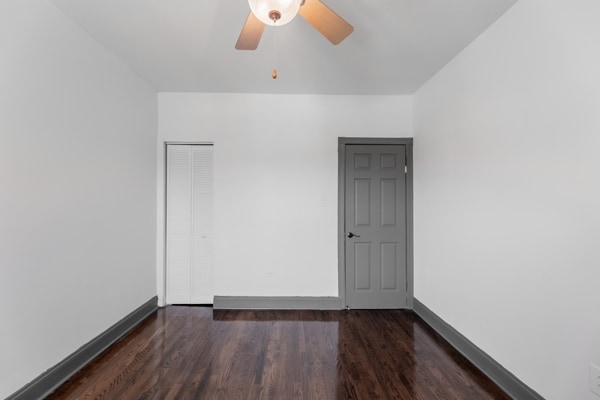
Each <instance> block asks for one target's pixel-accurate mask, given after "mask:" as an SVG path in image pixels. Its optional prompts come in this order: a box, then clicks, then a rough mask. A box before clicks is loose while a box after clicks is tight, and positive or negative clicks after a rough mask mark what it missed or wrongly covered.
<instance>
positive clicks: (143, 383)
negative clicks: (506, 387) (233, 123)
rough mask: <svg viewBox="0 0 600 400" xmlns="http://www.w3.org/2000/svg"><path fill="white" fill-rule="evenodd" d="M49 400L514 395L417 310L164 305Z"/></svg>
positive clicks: (312, 399) (369, 399) (428, 398)
mask: <svg viewBox="0 0 600 400" xmlns="http://www.w3.org/2000/svg"><path fill="white" fill-rule="evenodd" d="M48 399H82V400H83V399H118V400H130V399H131V400H133V399H160V400H165V399H177V400H180V399H194V400H197V399H227V400H235V399H282V400H285V399H310V400H317V399H367V400H372V399H423V400H432V399H444V400H447V399H448V400H449V399H457V400H458V399H460V400H465V399H477V400H479V399H510V397H509V396H507V395H506V394H505V393H504V392H502V390H500V389H499V388H498V387H497V386H496V385H495V384H493V383H492V382H491V381H490V380H488V379H487V378H486V377H485V376H484V375H483V374H482V373H481V372H480V371H479V370H477V369H476V368H474V367H473V365H471V364H470V362H468V361H467V360H466V359H465V358H464V357H462V356H461V355H460V354H458V353H457V352H456V351H455V350H454V349H453V348H452V347H451V346H450V345H448V344H447V343H446V342H445V341H444V340H443V339H442V338H441V337H439V336H438V335H437V334H436V333H435V332H434V331H433V330H432V329H431V328H430V327H429V326H428V325H427V324H425V323H424V322H423V321H422V320H421V319H420V318H419V317H418V316H416V315H415V314H413V313H412V312H411V311H399V310H389V311H384V310H373V311H366V310H364V311H360V310H352V311H219V310H214V311H213V309H212V308H208V307H167V308H163V309H159V310H158V311H157V312H156V313H155V314H153V315H152V316H150V317H149V318H148V319H146V320H145V321H144V322H143V323H142V324H140V325H139V326H138V327H137V328H136V329H134V330H133V331H132V332H131V333H130V334H129V335H127V336H126V337H124V338H123V339H122V340H120V341H119V342H118V343H116V344H115V345H114V346H112V347H111V348H110V349H108V350H107V351H106V352H105V353H103V354H102V355H101V356H100V357H98V358H97V359H96V360H95V361H93V362H92V363H91V364H90V365H89V366H87V367H86V368H84V369H83V370H82V371H80V372H79V373H78V374H76V375H75V376H74V377H73V378H72V379H71V380H69V381H68V382H66V383H65V384H64V385H63V386H61V387H60V388H58V389H57V390H56V391H55V392H54V393H53V394H52V395H50V396H49V397H48Z"/></svg>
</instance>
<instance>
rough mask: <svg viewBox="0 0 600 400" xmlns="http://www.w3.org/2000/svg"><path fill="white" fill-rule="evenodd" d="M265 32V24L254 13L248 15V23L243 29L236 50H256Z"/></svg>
mask: <svg viewBox="0 0 600 400" xmlns="http://www.w3.org/2000/svg"><path fill="white" fill-rule="evenodd" d="M264 30H265V24H263V23H262V22H261V21H260V20H259V19H258V18H256V16H255V15H254V13H253V12H252V11H250V14H248V18H247V19H246V23H245V24H244V27H243V28H242V32H241V33H240V37H239V38H238V41H237V43H236V44H235V48H236V49H238V50H256V48H257V47H258V42H260V37H261V36H262V33H263V31H264Z"/></svg>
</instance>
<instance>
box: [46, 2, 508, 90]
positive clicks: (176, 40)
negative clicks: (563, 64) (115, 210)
mask: <svg viewBox="0 0 600 400" xmlns="http://www.w3.org/2000/svg"><path fill="white" fill-rule="evenodd" d="M322 1H323V3H325V4H326V5H327V6H329V7H330V8H331V9H333V10H334V11H336V12H337V13H338V14H339V15H340V16H342V17H343V18H344V19H346V20H347V21H348V22H349V23H350V24H352V25H353V26H354V32H353V33H352V34H351V35H350V36H349V37H348V38H347V39H346V40H345V41H343V42H342V43H341V44H339V45H337V46H334V45H332V44H331V43H330V42H329V41H327V40H326V39H325V38H324V37H323V36H321V35H320V34H319V33H318V32H317V31H316V30H315V29H314V28H313V27H312V26H311V25H309V24H308V22H306V21H305V20H304V19H303V18H302V17H300V16H297V17H296V19H294V20H293V21H292V22H290V23H289V24H288V25H284V26H282V27H279V28H272V27H267V28H266V29H265V32H264V34H263V37H262V40H261V43H260V45H259V47H258V49H257V50H254V51H242V50H235V49H234V46H235V43H236V41H237V38H238V35H239V34H240V31H241V28H242V26H243V24H244V22H245V20H246V17H247V16H248V12H249V6H248V2H247V0H169V1H165V0H125V1H123V0H50V2H52V3H53V4H55V5H56V6H57V7H58V8H59V9H60V10H62V11H63V12H64V13H65V14H66V15H67V16H69V17H70V18H71V19H72V20H74V21H75V22H76V23H77V24H78V25H80V26H81V27H82V28H83V29H84V30H86V31H87V32H88V33H89V34H90V35H91V36H92V37H93V38H95V39H96V40H97V41H98V42H99V43H101V44H102V45H103V46H104V47H105V48H107V49H108V50H109V51H111V52H112V53H114V54H115V55H116V56H117V57H119V58H120V59H121V60H122V61H123V62H124V63H125V64H126V65H127V66H128V67H129V68H130V69H131V70H132V71H134V72H135V73H136V74H138V75H139V76H141V77H142V78H144V79H145V80H146V81H147V82H148V83H149V84H150V85H151V86H153V87H154V88H155V89H156V90H157V91H159V92H230V93H298V94H300V93H306V94H309V93H310V94H353V95H360V94H383V95H406V94H412V93H414V92H415V90H417V89H418V88H419V87H420V86H421V85H422V84H423V83H425V82H426V81H427V80H428V79H429V78H430V77H431V76H433V75H434V74H435V73H436V72H437V71H438V70H439V69H440V68H442V67H443V66H444V65H445V64H446V63H448V62H449V61H450V60H451V59H452V58H453V57H454V56H455V55H456V54H458V52H460V51H461V50H462V49H463V48H465V47H466V46H467V45H468V44H469V43H470V42H472V41H473V40H474V39H475V38H476V37H477V36H478V35H479V34H480V33H481V32H483V31H484V30H485V29H486V28H487V27H489V26H490V25H491V24H492V23H493V22H494V21H495V20H496V19H498V18H499V17H500V16H501V15H502V14H503V13H504V12H505V11H506V10H507V9H508V8H510V7H511V6H512V5H513V4H514V3H515V2H516V1H517V0H452V1H449V0H322ZM274 29H276V40H275V41H274V40H273V39H274V37H273V33H274ZM274 44H275V45H274ZM275 60H276V61H275ZM274 66H276V67H277V70H278V75H279V77H278V79H276V80H273V79H272V78H271V71H272V70H273V67H274Z"/></svg>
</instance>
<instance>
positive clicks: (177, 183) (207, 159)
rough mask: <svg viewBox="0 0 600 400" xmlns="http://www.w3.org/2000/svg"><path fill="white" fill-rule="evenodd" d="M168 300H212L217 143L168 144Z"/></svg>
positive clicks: (191, 302) (180, 301) (181, 302)
mask: <svg viewBox="0 0 600 400" xmlns="http://www.w3.org/2000/svg"><path fill="white" fill-rule="evenodd" d="M166 270H167V274H166V282H167V285H166V286H167V287H166V289H167V294H166V300H167V303H168V304H211V303H212V302H213V147H212V146H210V145H168V146H167V240H166Z"/></svg>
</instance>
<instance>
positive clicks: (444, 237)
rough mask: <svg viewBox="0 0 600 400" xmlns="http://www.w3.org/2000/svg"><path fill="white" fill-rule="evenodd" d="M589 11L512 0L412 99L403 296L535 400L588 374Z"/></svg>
mask: <svg viewBox="0 0 600 400" xmlns="http://www.w3.org/2000/svg"><path fill="white" fill-rule="evenodd" d="M599 15H600V2H598V1H596V0H572V1H561V0H521V1H519V2H518V3H517V4H516V5H515V6H514V7H513V8H512V9H510V10H509V11H508V12H507V13H506V14H505V15H504V16H503V17H502V18H501V19H500V20H499V21H497V23H496V24H495V25H493V26H492V27H491V28H490V29H488V30H487V31H486V32H485V33H484V34H482V35H481V36H480V37H479V38H478V39H477V40H476V41H475V42H474V43H472V44H471V45H470V46H469V47H468V48H467V49H466V50H465V51H463V52H462V53H461V54H460V55H459V56H457V57H456V58H455V59H454V60H453V61H452V62H451V63H450V64H449V65H447V66H446V67H445V68H444V69H443V70H442V71H441V72H439V73H438V74H437V75H436V76H435V77H434V78H433V79H431V80H430V81H429V82H428V83H427V84H425V85H424V87H422V88H421V89H420V90H419V91H418V92H417V93H416V95H415V98H414V110H415V114H414V115H415V119H414V123H415V142H414V160H415V161H414V162H415V181H414V182H415V183H414V186H415V199H414V200H415V202H414V204H415V206H414V207H415V215H414V222H415V296H416V297H417V298H418V299H419V300H421V301H422V302H423V303H424V304H425V305H427V306H428V307H430V308H431V309H432V310H433V311H434V312H435V313H437V314H438V315H440V316H441V317H442V318H443V319H445V320H446V321H447V322H448V323H450V324H451V325H452V326H454V327H455V328H456V329H457V330H459V331H460V332H461V333H463V334H464V335H466V336H467V337H468V338H469V339H471V340H472V341H473V342H474V343H475V344H476V345H478V346H480V347H481V348H482V349H483V350H485V351H486V352H488V353H489V354H490V355H491V356H492V357H494V358H495V359H496V360H497V361H498V362H500V363H501V364H502V365H504V366H505V367H506V368H507V369H509V370H510V371H511V372H513V373H514V374H515V375H516V376H517V377H519V378H520V379H522V380H523V381H524V382H525V383H526V384H528V385H529V386H531V387H532V388H533V389H534V390H536V391H537V392H538V393H540V394H541V395H542V396H544V397H545V398H547V399H549V400H551V399H556V400H559V399H580V400H583V399H590V400H591V399H595V398H597V397H595V396H594V395H593V394H592V393H591V392H590V390H589V383H588V367H589V364H590V363H591V362H594V363H596V364H598V365H600V313H599V312H598V305H599V304H600V286H599V283H600V265H599V264H600V245H599V244H600V207H599V205H600V156H599V155H598V154H599V153H598V151H599V149H600V112H599V105H600V74H599V71H600V51H599V44H600V24H599V23H598V16H599Z"/></svg>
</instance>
